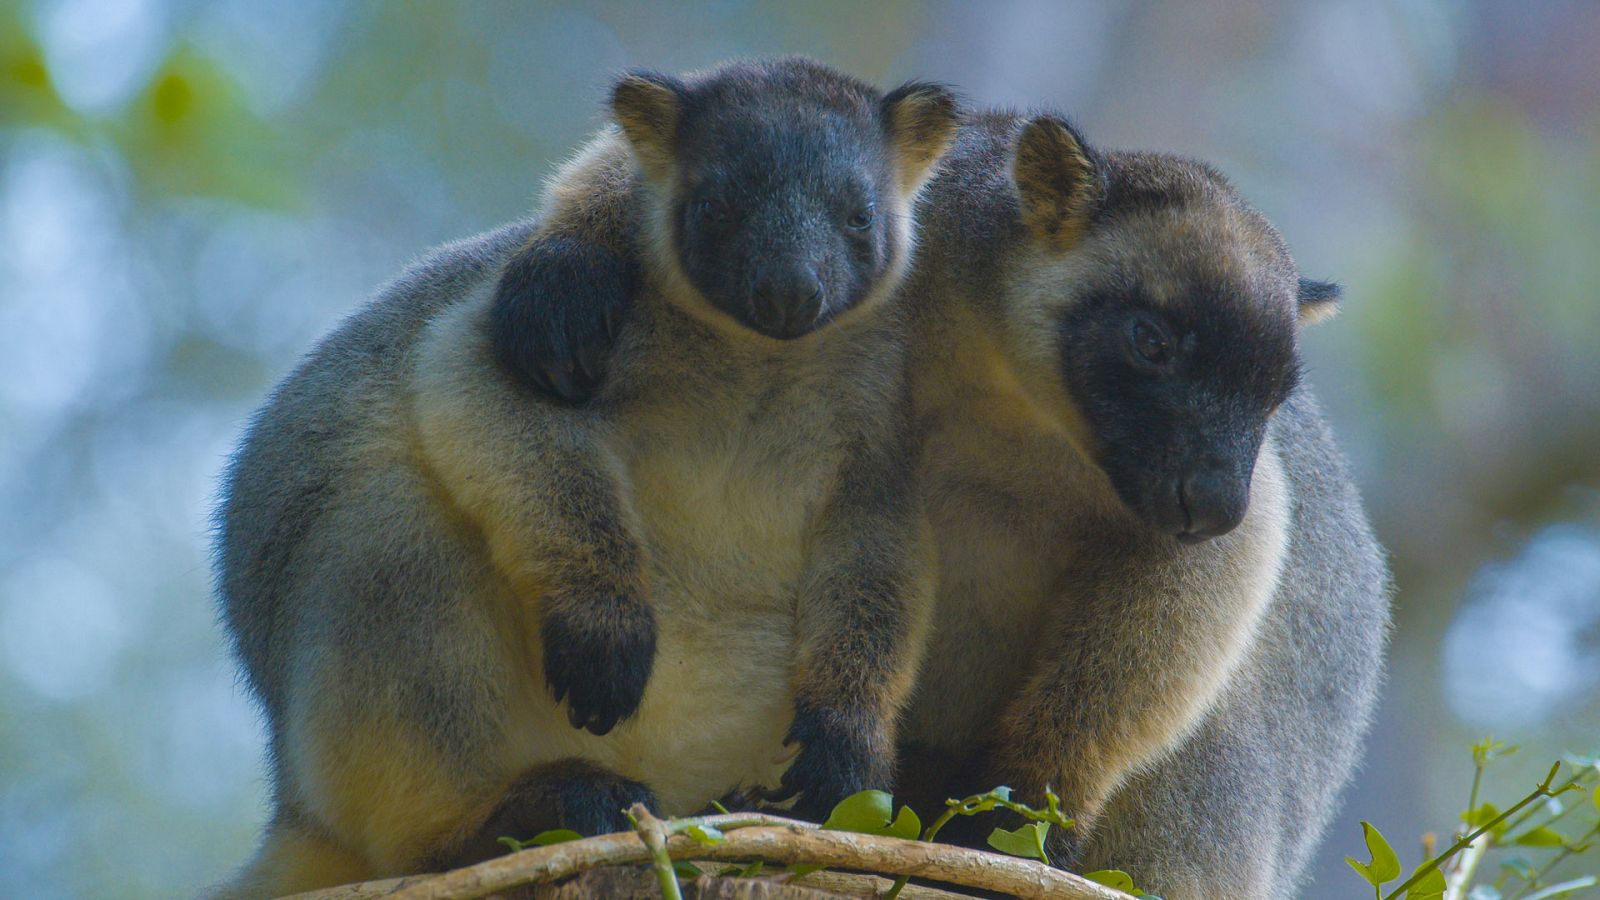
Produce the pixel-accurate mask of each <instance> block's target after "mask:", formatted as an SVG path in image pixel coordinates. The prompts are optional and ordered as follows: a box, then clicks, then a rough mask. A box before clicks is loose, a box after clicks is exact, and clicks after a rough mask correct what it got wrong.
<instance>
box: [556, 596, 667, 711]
mask: <svg viewBox="0 0 1600 900" xmlns="http://www.w3.org/2000/svg"><path fill="white" fill-rule="evenodd" d="M542 636H543V643H544V679H545V683H546V684H547V685H549V686H550V692H551V693H552V694H553V695H554V696H555V700H556V702H557V703H560V702H561V701H562V700H566V702H567V721H569V722H571V723H572V727H574V728H584V729H587V730H589V731H591V732H593V733H594V734H606V733H607V732H609V731H610V730H611V729H612V728H614V727H616V724H617V722H619V721H621V720H623V719H626V718H628V717H629V716H631V715H633V714H634V713H635V712H637V711H638V710H639V702H640V701H641V700H642V699H643V698H644V689H645V685H646V684H647V683H649V681H650V670H651V668H652V666H653V665H654V664H655V656H656V624H655V618H654V616H652V615H651V614H650V610H649V608H648V607H646V606H644V605H643V604H641V603H638V602H633V601H627V602H623V601H618V602H613V603H612V604H610V605H609V606H608V607H607V608H603V609H594V608H590V609H587V610H571V611H561V612H553V611H550V610H548V609H547V610H546V614H545V617H544V627H543V635H542Z"/></svg>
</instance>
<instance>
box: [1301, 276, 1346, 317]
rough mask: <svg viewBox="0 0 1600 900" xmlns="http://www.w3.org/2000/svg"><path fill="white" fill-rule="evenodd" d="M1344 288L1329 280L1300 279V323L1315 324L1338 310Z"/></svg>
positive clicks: (1332, 315)
mask: <svg viewBox="0 0 1600 900" xmlns="http://www.w3.org/2000/svg"><path fill="white" fill-rule="evenodd" d="M1343 294H1344V289H1343V288H1341V287H1339V285H1337V284H1335V283H1333V282H1331V281H1313V280H1312V279H1310V278H1302V279H1300V298H1299V299H1300V324H1301V325H1315V324H1317V323H1318V322H1321V321H1324V320H1326V319H1331V318H1333V317H1334V315H1336V314H1337V313H1338V312H1339V298H1340V297H1341V296H1342V295H1343Z"/></svg>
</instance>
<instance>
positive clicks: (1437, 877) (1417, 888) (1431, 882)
mask: <svg viewBox="0 0 1600 900" xmlns="http://www.w3.org/2000/svg"><path fill="white" fill-rule="evenodd" d="M1447 887H1449V885H1447V884H1445V882H1444V873H1443V872H1440V871H1439V870H1438V869H1433V870H1431V871H1429V872H1428V874H1426V875H1424V876H1422V879H1421V880H1420V881H1418V882H1417V883H1416V884H1413V885H1412V886H1411V887H1409V888H1406V900H1434V898H1435V897H1443V896H1444V892H1445V888H1447Z"/></svg>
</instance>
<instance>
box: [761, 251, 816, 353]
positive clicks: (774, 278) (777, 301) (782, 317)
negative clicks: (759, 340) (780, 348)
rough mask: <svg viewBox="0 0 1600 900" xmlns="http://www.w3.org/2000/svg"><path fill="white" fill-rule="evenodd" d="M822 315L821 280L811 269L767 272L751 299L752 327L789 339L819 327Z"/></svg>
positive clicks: (781, 338)
mask: <svg viewBox="0 0 1600 900" xmlns="http://www.w3.org/2000/svg"><path fill="white" fill-rule="evenodd" d="M821 315H822V280H821V279H819V278H818V277H817V273H816V270H815V269H813V268H812V267H811V266H797V267H795V268H792V269H783V270H779V271H774V272H769V273H764V274H763V275H761V277H759V278H757V279H756V283H755V286H754V288H753V289H752V291H751V297H750V322H749V323H748V324H749V325H750V327H751V328H754V329H755V330H756V331H759V332H761V333H762V334H764V335H766V336H768V337H774V338H778V339H780V340H788V339H789V338H797V337H800V336H801V335H803V334H807V333H809V332H810V331H811V330H812V329H814V328H816V325H817V319H818V317H819V316H821Z"/></svg>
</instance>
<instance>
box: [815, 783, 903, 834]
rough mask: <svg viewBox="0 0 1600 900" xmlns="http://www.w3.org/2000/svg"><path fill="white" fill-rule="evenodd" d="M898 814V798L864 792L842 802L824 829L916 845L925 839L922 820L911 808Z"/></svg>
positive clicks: (878, 792) (881, 793)
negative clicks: (920, 839)
mask: <svg viewBox="0 0 1600 900" xmlns="http://www.w3.org/2000/svg"><path fill="white" fill-rule="evenodd" d="M893 813H894V798H893V797H891V796H889V795H888V794H886V793H884V792H883V791H861V792H860V793H856V794H851V795H850V796H848V797H846V798H844V799H843V800H841V801H839V805H838V806H835V807H834V808H833V812H831V813H829V814H828V821H826V822H824V823H822V827H823V828H827V829H829V830H831V831H854V832H856V833H858V834H881V835H888V836H890V837H897V838H905V839H906V840H908V841H914V840H916V839H917V838H919V837H921V836H922V819H920V818H919V817H918V816H917V814H916V812H915V811H914V810H913V809H912V808H911V807H909V806H902V807H900V814H899V815H896V816H893V820H892V821H891V819H890V816H891V815H892V814H893Z"/></svg>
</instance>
